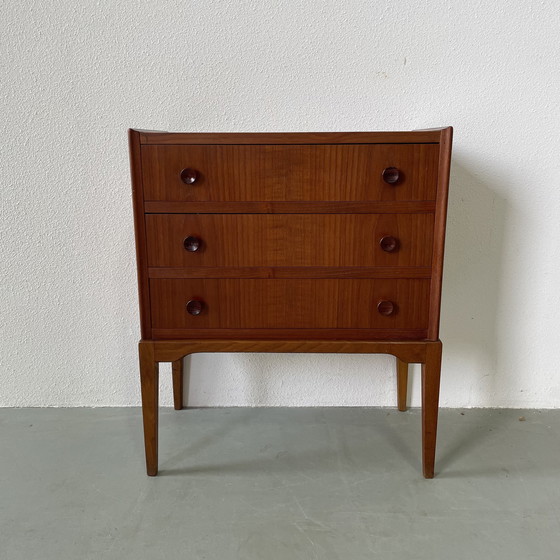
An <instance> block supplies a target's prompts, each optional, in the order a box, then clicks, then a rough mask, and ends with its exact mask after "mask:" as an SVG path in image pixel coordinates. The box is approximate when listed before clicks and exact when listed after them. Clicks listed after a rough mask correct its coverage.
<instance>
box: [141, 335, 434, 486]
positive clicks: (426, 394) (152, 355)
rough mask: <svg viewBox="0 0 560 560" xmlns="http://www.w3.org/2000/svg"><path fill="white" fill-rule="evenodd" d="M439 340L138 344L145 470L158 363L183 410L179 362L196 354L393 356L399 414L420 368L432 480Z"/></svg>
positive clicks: (154, 439) (151, 461)
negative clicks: (168, 371) (413, 369)
mask: <svg viewBox="0 0 560 560" xmlns="http://www.w3.org/2000/svg"><path fill="white" fill-rule="evenodd" d="M441 350H442V344H441V341H439V340H436V341H413V342H395V341H344V340H306V341H298V340H186V341H185V340H171V341H166V340H161V341H159V340H158V341H152V340H142V341H140V344H139V354H140V382H141V389H142V417H143V423H144V444H145V450H146V467H147V472H148V475H149V476H155V475H157V471H158V406H159V404H158V393H159V370H158V364H159V362H172V369H173V396H174V405H175V409H176V410H179V409H181V408H183V358H184V357H185V356H188V355H189V354H194V353H197V352H316V353H348V354H392V355H393V356H395V357H396V358H397V395H398V408H399V410H406V393H407V391H406V389H407V384H408V364H411V363H420V364H422V470H423V474H424V477H425V478H433V477H434V463H435V453H436V434H437V420H438V403H439V385H440V373H441Z"/></svg>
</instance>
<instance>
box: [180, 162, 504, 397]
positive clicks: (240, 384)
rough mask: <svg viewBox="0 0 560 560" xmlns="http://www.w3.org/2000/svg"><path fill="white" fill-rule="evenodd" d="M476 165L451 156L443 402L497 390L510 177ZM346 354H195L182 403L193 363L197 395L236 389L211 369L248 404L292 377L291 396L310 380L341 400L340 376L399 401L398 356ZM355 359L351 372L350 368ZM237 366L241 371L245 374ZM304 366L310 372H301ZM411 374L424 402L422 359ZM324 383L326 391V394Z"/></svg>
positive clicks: (277, 393)
mask: <svg viewBox="0 0 560 560" xmlns="http://www.w3.org/2000/svg"><path fill="white" fill-rule="evenodd" d="M476 168H477V166H476V165H474V164H473V163H470V162H469V163H464V164H463V162H462V161H461V159H460V158H457V157H454V160H453V164H452V168H451V180H450V192H449V208H448V220H447V239H446V251H445V263H444V282H443V293H442V314H441V338H442V340H443V342H444V354H443V360H444V361H443V371H442V391H441V398H440V405H441V406H454V407H456V406H461V407H469V406H494V405H495V404H496V400H495V395H496V393H497V392H499V387H498V386H497V376H496V369H497V367H496V366H497V362H498V352H499V350H500V346H499V341H498V334H499V333H498V328H497V315H498V310H499V308H500V305H501V301H500V298H501V290H500V284H501V280H502V277H503V272H502V268H503V267H502V265H503V262H502V261H503V241H504V228H505V224H506V218H507V213H508V205H507V202H506V200H504V199H503V198H502V197H500V196H499V195H498V194H497V192H496V191H495V190H494V189H497V190H498V191H501V192H503V191H505V190H506V185H505V183H507V178H506V177H505V175H504V176H503V177H502V178H500V176H499V173H497V172H496V171H495V170H494V171H493V174H492V182H491V183H489V182H485V181H483V180H481V178H480V177H478V176H477V175H475V173H473V172H471V171H470V170H471V169H476ZM349 358H350V357H349V356H344V357H343V356H338V357H334V358H333V356H332V355H330V356H329V355H320V354H315V355H306V354H291V355H286V354H283V355H276V354H269V355H267V356H266V357H265V356H263V355H259V354H220V355H211V356H210V355H197V356H196V357H193V358H187V360H186V363H185V366H186V367H185V374H186V376H187V377H186V378H185V390H186V394H185V403H188V402H189V400H188V393H187V392H188V387H189V382H188V381H189V379H188V376H189V372H190V370H191V366H194V365H195V364H196V366H195V369H196V370H197V373H198V370H204V371H206V372H207V374H204V375H200V376H199V375H198V374H197V386H198V391H197V393H199V396H198V398H197V399H196V400H199V399H200V397H201V396H202V398H203V399H204V400H205V398H204V395H207V394H212V395H214V397H215V398H217V399H218V400H221V401H222V402H230V401H231V397H232V396H231V394H227V389H225V386H224V387H217V386H216V385H215V382H216V378H215V375H213V374H214V373H217V372H219V371H223V372H226V373H225V375H226V378H225V379H224V381H225V384H226V385H229V390H230V391H231V390H233V389H235V393H236V394H238V396H239V397H241V400H242V401H243V402H245V403H247V405H249V406H259V405H260V406H263V405H265V406H266V405H270V404H271V403H273V402H277V401H278V398H280V400H282V397H281V395H284V397H283V398H286V394H285V390H282V385H283V384H284V383H286V384H289V386H290V389H291V390H290V392H291V393H292V395H291V398H292V399H295V400H298V399H299V400H302V401H303V402H308V401H309V395H303V397H302V394H301V393H299V395H298V391H303V392H304V393H308V392H309V387H308V385H309V384H311V385H312V386H314V387H316V388H317V392H316V393H315V394H314V396H313V397H311V400H317V402H316V403H315V404H316V405H319V406H320V405H326V406H328V405H332V404H337V402H338V401H337V393H338V394H339V390H340V386H337V383H341V382H343V383H345V384H348V383H351V384H352V385H353V388H352V390H351V391H350V393H346V394H347V397H346V398H350V399H352V400H354V399H355V400H356V402H362V403H363V397H364V391H366V392H367V398H366V403H364V404H368V405H370V406H379V405H381V404H382V403H389V405H390V406H391V405H392V406H395V405H396V391H395V389H396V379H395V362H394V358H393V357H389V356H379V355H375V356H371V355H354V356H352V358H351V359H352V362H348V361H347V360H348V359H349ZM191 360H194V361H191ZM350 363H351V364H352V365H351V367H352V372H349V371H348V369H349V364H350ZM282 370H284V372H286V373H285V374H283V375H282V376H281V377H282V378H281V379H280V377H278V376H277V374H276V372H278V371H282ZM235 372H238V373H239V372H242V375H236V373H235ZM299 372H305V373H306V375H304V376H301V375H300V374H299ZM208 374H209V375H208ZM350 374H351V375H350ZM411 374H412V375H411V376H410V377H411V379H410V384H411V385H412V384H414V386H415V387H414V389H413V388H412V386H411V387H409V404H411V405H413V406H419V405H420V390H419V389H420V367H419V366H416V367H415V368H414V370H412V369H411ZM228 378H229V379H228ZM233 378H235V379H237V381H233ZM502 381H503V380H502ZM300 383H301V385H300ZM323 389H324V390H325V391H326V392H325V393H323V394H321V390H323ZM224 390H225V392H222V391H224ZM217 393H218V394H217ZM353 393H354V394H353ZM339 396H340V394H339ZM411 397H412V399H411ZM234 400H235V399H234ZM321 400H326V401H327V402H320V401H321ZM411 400H412V402H411ZM339 404H340V405H344V404H345V403H343V402H340V403H339ZM191 406H192V405H191Z"/></svg>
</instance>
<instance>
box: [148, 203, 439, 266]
mask: <svg viewBox="0 0 560 560" xmlns="http://www.w3.org/2000/svg"><path fill="white" fill-rule="evenodd" d="M433 226H434V218H433V214H151V215H147V216H146V234H147V240H148V266H151V267H190V266H210V267H220V266H232V267H242V266H270V267H274V266H425V267H429V266H430V264H431V260H432V239H433Z"/></svg>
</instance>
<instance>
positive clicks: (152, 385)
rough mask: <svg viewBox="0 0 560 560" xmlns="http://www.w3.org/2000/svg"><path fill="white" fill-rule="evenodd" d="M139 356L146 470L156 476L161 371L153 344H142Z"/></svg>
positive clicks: (150, 474)
mask: <svg viewBox="0 0 560 560" xmlns="http://www.w3.org/2000/svg"><path fill="white" fill-rule="evenodd" d="M139 354H140V385H141V389H142V418H143V420H144V447H145V450H146V469H147V471H148V475H149V476H155V475H156V474H157V471H158V407H159V403H158V393H159V370H158V363H157V362H156V361H155V359H154V344H153V342H140V344H139Z"/></svg>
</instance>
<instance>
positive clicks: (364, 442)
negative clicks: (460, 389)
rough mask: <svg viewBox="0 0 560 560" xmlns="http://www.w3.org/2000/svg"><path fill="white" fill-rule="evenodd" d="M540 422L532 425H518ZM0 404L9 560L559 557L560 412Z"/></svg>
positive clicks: (1, 506) (1, 532) (0, 508)
mask: <svg viewBox="0 0 560 560" xmlns="http://www.w3.org/2000/svg"><path fill="white" fill-rule="evenodd" d="M521 416H522V417H524V418H525V420H524V421H520V420H519V418H520V417H521ZM160 424H161V425H160V468H161V473H160V476H158V477H157V478H148V477H147V476H146V475H145V474H144V457H143V447H142V434H141V420H140V411H139V410H138V409H0V559H1V560H19V559H25V560H34V559H40V560H49V559H57V560H65V559H72V560H77V559H90V558H91V559H93V558H95V559H105V558H110V559H112V558H115V559H119V560H126V559H132V558H134V559H143V558H146V559H150V560H157V559H160V558H161V559H164V558H165V559H169V558H187V559H193V560H195V559H220V560H223V559H238V558H239V559H257V558H258V559H265V560H275V559H282V560H292V559H300V558H301V559H313V558H321V559H328V560H330V559H333V560H334V559H343V560H359V559H366V558H367V559H372V558H379V559H383V560H391V559H414V560H422V559H428V558H429V559H431V560H434V559H446V560H447V559H449V558H453V559H469V560H472V559H480V560H483V559H484V560H485V559H492V560H497V559H501V558H507V559H510V560H511V559H518V558H519V559H538V560H546V559H555V560H557V559H558V558H560V484H559V480H560V436H559V433H560V431H559V428H560V411H542V412H540V411H519V410H472V409H471V410H449V409H448V410H441V411H440V433H439V438H438V453H437V462H436V472H437V475H436V478H435V479H433V480H424V479H423V478H422V476H421V470H420V414H419V411H418V410H412V411H409V412H406V413H398V412H397V411H396V410H394V409H379V408H367V409H364V408H327V409H325V408H314V409H270V408H269V409H199V410H196V409H192V410H184V411H181V412H174V411H172V410H169V409H165V410H163V411H162V413H161V422H160Z"/></svg>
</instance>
